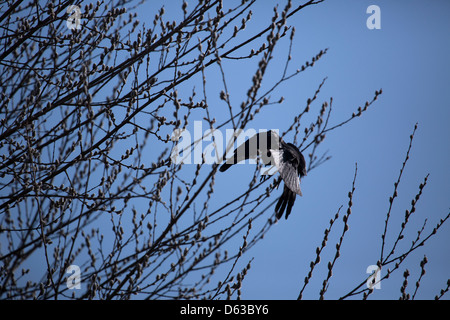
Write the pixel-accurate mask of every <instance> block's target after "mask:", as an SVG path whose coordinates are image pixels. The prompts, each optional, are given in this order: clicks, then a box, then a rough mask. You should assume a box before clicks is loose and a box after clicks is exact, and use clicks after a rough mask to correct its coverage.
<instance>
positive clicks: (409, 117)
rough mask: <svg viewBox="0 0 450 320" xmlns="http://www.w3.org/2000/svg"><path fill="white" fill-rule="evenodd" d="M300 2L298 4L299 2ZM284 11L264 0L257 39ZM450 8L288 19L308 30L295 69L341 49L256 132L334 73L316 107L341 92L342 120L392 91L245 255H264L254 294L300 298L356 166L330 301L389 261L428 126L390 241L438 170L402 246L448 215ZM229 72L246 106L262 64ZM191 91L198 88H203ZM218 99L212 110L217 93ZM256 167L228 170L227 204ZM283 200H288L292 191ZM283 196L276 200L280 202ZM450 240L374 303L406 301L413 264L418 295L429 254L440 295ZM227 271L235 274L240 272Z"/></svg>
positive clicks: (253, 279)
mask: <svg viewBox="0 0 450 320" xmlns="http://www.w3.org/2000/svg"><path fill="white" fill-rule="evenodd" d="M297 2H298V1H294V5H295V4H296V3H297ZM161 4H162V3H161V2H159V1H158V2H148V3H146V4H145V7H144V10H142V11H141V12H146V14H145V16H144V15H143V14H140V15H139V18H140V19H141V21H147V20H148V23H151V20H152V19H153V16H154V13H153V12H156V10H157V9H158V8H159V7H160V5H161ZM373 4H375V5H378V6H379V8H380V9H381V29H380V30H369V29H368V28H367V27H366V20H367V19H368V17H369V16H370V14H367V13H366V10H367V7H368V6H369V5H373ZM284 5H285V4H284V2H283V3H281V4H280V11H281V10H282V8H283V7H284ZM272 6H273V3H272V2H270V3H269V2H268V1H258V2H257V4H256V7H254V8H252V10H253V17H252V20H251V22H250V23H249V24H248V25H247V28H246V31H245V32H248V34H249V35H250V34H254V33H255V32H256V31H257V30H259V29H260V28H261V27H262V26H266V25H267V24H268V21H270V18H271V15H272ZM147 8H148V9H147ZM171 8H176V13H177V14H179V12H178V11H180V9H179V8H178V6H174V7H170V8H169V7H168V6H166V14H168V15H170V14H171V13H172V11H171V10H172V9H171ZM152 9H155V10H154V11H152ZM449 12H450V2H448V1H444V0H442V1H437V0H433V1H426V2H425V1H416V0H413V1H411V0H408V1H406V0H404V1H387V0H385V1H381V0H379V1H365V0H360V1H331V0H329V1H325V2H324V3H322V4H319V5H316V6H313V7H309V8H306V9H305V10H302V11H301V12H300V13H299V14H297V15H295V16H294V17H293V18H292V19H291V20H289V23H288V24H290V25H292V26H295V28H296V35H295V41H294V46H293V52H292V61H291V67H292V68H293V69H294V70H295V68H297V67H300V66H301V65H302V64H304V63H305V62H306V61H307V60H310V58H311V57H312V56H315V55H316V54H317V53H318V52H319V51H320V50H322V49H325V48H329V51H328V53H327V54H326V55H325V56H324V57H323V58H322V59H321V60H320V61H319V62H318V63H317V64H316V65H315V66H314V67H313V68H312V69H309V70H308V71H307V72H305V73H303V74H302V75H301V76H300V77H297V78H294V79H293V80H291V81H289V82H287V83H286V84H284V85H283V86H282V87H280V88H279V90H278V91H276V93H274V95H273V96H274V99H275V97H280V96H284V97H285V102H284V103H283V105H282V107H281V108H282V112H280V109H279V108H280V107H274V108H272V109H266V110H265V112H264V113H263V114H262V116H261V117H260V118H258V119H257V121H256V122H255V125H258V126H260V128H263V129H273V128H278V129H280V131H283V130H285V129H286V128H287V127H288V126H289V125H290V123H291V122H292V118H293V117H294V116H295V115H296V114H298V112H299V110H300V109H299V108H302V109H303V108H304V106H305V102H306V100H307V98H308V97H312V96H313V94H314V92H315V90H316V89H317V86H318V85H319V84H320V82H321V81H322V79H323V78H325V77H328V80H327V81H326V83H325V85H324V87H323V89H322V91H321V93H320V95H319V98H318V102H317V103H316V105H315V107H316V108H320V104H321V103H322V102H323V101H328V100H329V98H330V97H333V101H334V102H333V108H334V112H333V116H332V118H331V123H332V124H337V123H339V122H340V121H342V120H345V119H347V118H348V117H349V116H350V115H351V114H352V112H355V111H356V110H357V108H358V106H363V105H364V103H365V101H367V100H369V101H370V100H371V99H372V98H373V95H374V92H375V90H379V89H380V88H382V89H383V94H382V95H381V96H380V97H379V99H378V100H377V101H376V102H375V103H374V104H373V105H372V106H371V107H370V109H369V110H368V112H366V113H364V114H363V116H362V117H361V118H359V119H356V120H354V121H352V122H351V123H350V124H348V125H346V126H344V127H342V128H339V129H337V130H335V131H333V132H332V133H330V134H329V135H328V136H327V138H326V141H325V142H324V143H323V145H321V149H320V151H321V152H324V151H327V150H329V154H330V155H332V159H331V160H330V161H328V162H326V163H325V164H324V165H322V166H320V167H319V168H317V169H316V170H313V171H312V172H311V173H310V174H309V175H308V176H307V177H306V178H305V179H304V180H303V181H302V190H303V197H302V198H297V200H296V203H295V206H294V209H293V212H292V213H291V216H290V217H289V219H288V220H287V221H286V220H284V219H283V220H281V221H280V222H278V224H277V225H276V226H274V227H273V228H272V229H271V230H270V232H269V233H268V234H267V236H266V237H265V239H264V240H263V241H261V242H259V243H258V245H257V246H255V247H254V248H252V250H250V251H249V252H247V253H246V254H245V255H244V256H243V257H242V258H241V262H242V266H241V267H243V266H244V265H245V264H246V263H247V262H248V261H249V260H250V259H252V258H254V260H253V262H252V268H251V269H250V271H249V273H248V275H247V276H246V278H245V280H244V282H243V288H242V293H243V296H242V297H243V298H245V299H295V298H296V297H297V295H298V293H299V290H300V288H301V286H302V285H303V279H304V277H305V276H306V274H307V273H308V271H309V264H310V261H311V260H314V259H315V249H316V247H317V246H320V243H321V241H322V237H323V231H324V229H325V228H327V227H328V224H329V220H330V218H332V217H333V216H334V214H335V212H336V211H337V209H338V208H339V207H340V206H341V205H344V209H343V212H342V213H341V216H342V214H343V213H344V212H345V209H346V205H347V202H348V199H347V194H348V191H349V190H350V188H351V183H352V179H353V174H354V169H355V163H356V162H357V163H358V176H357V181H356V191H355V194H354V199H353V208H352V212H353V213H352V215H351V217H350V220H349V225H350V230H349V231H348V233H347V235H346V237H345V240H344V243H343V246H342V249H341V257H340V258H339V259H338V261H337V263H336V265H335V268H334V275H333V277H332V278H331V280H330V286H329V289H328V293H327V295H326V296H325V297H326V298H329V299H333V298H338V297H340V296H342V295H344V294H345V293H347V292H348V291H349V290H351V289H352V288H354V287H355V286H356V285H357V284H359V283H360V282H361V281H362V280H364V278H365V277H366V276H367V274H366V269H367V267H368V266H369V265H372V264H375V263H376V261H377V259H378V258H379V255H380V247H381V233H382V231H383V228H384V221H385V216H386V212H387V210H388V204H389V203H388V199H389V197H390V196H391V195H392V193H393V187H394V182H395V181H396V180H397V177H398V173H399V170H400V168H401V166H402V162H403V160H404V157H405V154H406V151H407V148H408V144H409V135H410V134H411V133H412V130H413V128H414V125H415V124H416V123H418V124H419V126H418V130H417V132H416V135H415V139H414V144H413V147H412V151H411V154H410V159H409V162H408V164H407V166H406V169H405V172H404V175H403V178H402V182H401V185H400V187H399V189H398V193H399V197H398V199H396V201H395V206H394V208H393V212H392V217H391V220H392V221H391V226H390V229H389V230H388V241H389V240H390V241H391V242H390V244H391V245H392V237H393V236H394V235H396V234H397V233H398V231H399V228H400V224H401V222H402V219H403V217H404V212H405V210H406V209H409V208H410V201H411V199H412V198H413V197H414V196H415V195H416V193H417V192H418V186H419V184H420V183H421V182H422V181H423V179H424V177H425V176H426V175H427V174H428V173H429V174H430V176H429V179H428V184H427V186H426V188H425V190H424V193H423V195H422V198H421V199H420V201H419V203H418V205H417V211H416V213H415V214H414V215H413V216H412V217H411V219H410V220H411V222H410V226H409V227H410V228H411V229H410V230H409V231H408V232H407V233H406V235H405V239H404V240H403V241H402V243H401V245H402V246H400V247H401V248H406V247H408V246H409V245H410V243H411V241H412V240H413V239H414V238H415V237H416V231H417V230H419V229H420V227H421V226H422V223H423V221H424V219H425V218H428V223H427V228H426V231H425V232H430V231H431V230H432V228H433V227H434V226H435V225H436V223H437V222H438V221H439V219H440V218H441V217H444V216H446V215H447V213H448V210H449V190H450V188H449V186H450V174H449V168H448V165H449V163H450V152H449V136H450V135H449V133H450V129H449V126H448V120H449V119H450V103H449V101H450V91H449V90H448V85H449V80H448V79H449V78H448V74H449V73H450V63H449V61H448V57H450V38H449V34H450V19H448V14H449ZM145 17H148V19H147V18H145ZM287 45H288V41H284V42H282V43H281V44H280V45H279V48H278V49H277V51H276V52H275V54H277V53H278V54H279V57H280V58H279V59H275V60H274V61H273V63H272V65H271V66H270V67H269V69H268V71H267V76H268V77H269V78H273V80H276V79H278V78H277V77H279V76H280V75H281V70H282V68H283V67H284V64H283V63H284V58H285V56H286V52H287ZM225 63H226V62H225ZM255 63H256V62H255ZM225 66H226V67H225V73H226V75H227V85H228V89H229V90H230V94H231V100H232V101H234V102H235V103H236V104H237V106H239V103H240V101H243V99H244V98H245V94H246V90H247V89H248V87H249V85H250V83H251V82H250V81H251V76H252V75H253V74H254V72H255V64H251V63H250V64H246V63H235V62H234V61H233V63H231V62H230V63H227V64H226V65H225ZM218 75H219V73H218V72H217V70H215V69H214V68H212V69H211V70H209V71H207V79H208V85H207V86H208V88H209V90H211V91H210V92H211V95H215V96H217V97H218V96H219V92H220V90H221V83H222V82H221V81H222V80H221V77H220V76H218ZM216 84H217V87H216ZM199 86H200V87H201V84H199ZM188 87H189V88H188V89H187V90H191V87H190V86H188ZM208 99H210V100H209V103H210V104H211V101H214V99H215V98H211V97H208ZM217 103H218V105H217V106H215V108H214V109H212V110H215V111H214V112H217V114H213V115H212V116H213V117H214V116H217V117H218V118H220V117H221V116H225V115H226V114H223V112H225V111H226V109H225V108H226V106H225V105H224V104H223V102H220V100H219V99H217ZM221 107H223V108H224V109H221ZM315 116H316V114H314V117H315ZM305 120H306V121H305V122H304V125H306V126H308V125H309V124H310V122H312V121H314V118H313V117H311V118H310V119H309V120H308V119H305ZM205 127H206V125H205ZM287 139H289V136H288V137H287ZM253 170H254V168H253V167H252V168H247V169H245V166H243V167H241V168H239V169H235V170H231V171H230V172H229V173H228V172H227V175H218V176H217V177H216V193H215V195H214V197H216V198H215V199H214V201H217V202H218V203H226V202H227V199H226V197H227V195H228V194H229V192H222V193H221V192H220V190H233V192H235V193H236V194H240V193H242V192H245V190H244V189H245V187H247V186H248V184H247V183H246V182H245V183H242V184H238V183H236V181H239V179H246V178H248V179H251V176H252V174H253ZM240 186H241V187H242V188H241V189H240ZM218 190H219V192H217V191H218ZM278 193H279V194H281V190H278ZM278 193H277V194H274V195H273V196H274V197H277V196H278V195H279V194H278ZM220 197H222V198H220ZM341 232H342V224H341V222H339V223H336V224H335V226H334V232H333V233H332V235H331V236H330V239H329V242H328V245H327V247H326V249H325V250H324V252H323V254H322V262H321V263H320V265H319V266H317V267H316V269H315V273H314V276H313V278H312V280H311V283H310V284H309V285H308V287H307V289H306V290H305V292H304V298H306V299H317V298H318V297H319V290H320V288H321V284H322V281H323V279H324V278H325V277H326V273H327V268H326V265H327V263H328V261H329V260H330V259H332V257H333V256H334V252H335V251H334V246H335V243H336V241H337V240H338V237H339V236H340V234H341ZM449 243H450V227H449V226H448V225H447V226H445V227H444V228H443V229H441V230H440V232H439V234H438V235H437V236H436V237H434V238H433V239H432V240H431V241H429V243H428V244H427V245H426V247H425V248H421V249H419V250H417V251H416V252H414V253H413V254H411V256H410V257H409V258H408V259H407V260H406V261H405V262H404V263H403V264H402V266H401V267H400V270H399V271H397V272H396V273H395V274H394V275H393V276H392V277H391V278H390V279H388V280H387V281H384V282H383V283H382V284H381V289H380V290H375V293H374V294H373V295H372V298H376V299H398V297H400V287H401V285H402V281H403V278H402V277H401V275H402V274H403V272H404V270H405V269H406V268H407V269H409V271H410V273H411V276H410V278H409V287H408V289H409V290H407V292H409V293H411V292H412V291H413V290H414V288H415V281H416V280H417V278H418V276H419V274H420V266H419V263H420V261H421V260H422V258H423V256H424V254H426V255H427V257H428V261H429V262H428V264H427V266H426V271H427V273H426V275H425V276H424V279H423V280H422V282H421V287H420V290H419V291H418V294H417V298H423V299H432V298H434V296H435V295H436V294H438V292H439V290H440V289H442V288H444V287H445V284H446V281H447V279H449V278H450V268H449V265H450V249H449V247H448V244H449ZM225 269H226V268H225ZM236 270H238V268H236ZM225 271H226V272H228V269H226V270H225ZM225 271H224V272H225ZM384 272H385V270H383V271H382V275H384V274H385V273H384ZM219 278H220V276H219ZM447 298H448V295H447Z"/></svg>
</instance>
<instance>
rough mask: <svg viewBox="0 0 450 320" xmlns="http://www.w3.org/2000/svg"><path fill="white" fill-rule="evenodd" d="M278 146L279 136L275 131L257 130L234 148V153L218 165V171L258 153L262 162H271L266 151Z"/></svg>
mask: <svg viewBox="0 0 450 320" xmlns="http://www.w3.org/2000/svg"><path fill="white" fill-rule="evenodd" d="M279 146H280V137H279V136H278V134H277V133H276V132H275V131H272V130H270V131H265V132H259V133H257V134H255V135H253V136H252V137H250V138H249V139H247V140H246V141H245V142H244V143H242V144H241V145H240V146H239V147H237V148H236V150H234V154H233V156H232V157H230V158H229V159H228V160H226V161H225V163H224V164H223V165H222V166H221V167H220V171H222V172H223V171H225V170H227V169H228V168H229V167H230V166H232V165H233V164H236V163H239V162H241V161H243V160H247V159H256V157H257V156H258V155H260V156H261V159H262V161H263V163H264V164H266V165H267V164H270V163H271V161H270V160H271V156H270V155H268V151H269V150H272V149H278V148H279Z"/></svg>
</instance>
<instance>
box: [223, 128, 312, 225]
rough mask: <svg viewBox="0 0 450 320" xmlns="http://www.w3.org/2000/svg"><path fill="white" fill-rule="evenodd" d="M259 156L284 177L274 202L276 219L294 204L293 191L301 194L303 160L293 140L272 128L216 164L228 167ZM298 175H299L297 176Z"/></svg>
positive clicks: (253, 137) (254, 137)
mask: <svg viewBox="0 0 450 320" xmlns="http://www.w3.org/2000/svg"><path fill="white" fill-rule="evenodd" d="M258 155H259V156H260V157H261V159H262V162H263V163H264V164H265V165H275V167H276V168H277V169H278V171H279V172H280V175H281V178H282V179H283V181H284V189H283V193H282V194H281V196H280V198H279V199H278V202H277V204H276V206H275V213H276V217H277V219H280V218H281V217H282V216H283V212H284V211H285V210H286V219H287V218H288V216H289V214H290V213H291V210H292V207H293V206H294V202H295V198H296V195H297V194H298V195H299V196H302V191H301V189H300V178H302V177H303V176H306V162H305V158H304V157H303V155H302V153H301V152H300V150H299V149H298V148H297V147H296V146H295V145H294V144H292V143H286V142H285V141H284V140H283V138H281V137H280V136H279V135H278V134H277V133H276V132H275V131H272V130H270V131H266V132H260V133H257V134H255V135H254V136H252V137H250V138H249V139H248V140H246V141H245V142H244V143H242V144H241V145H240V146H239V147H237V148H236V150H235V151H234V154H233V156H232V157H231V158H229V159H228V160H227V161H226V162H225V163H224V164H222V166H221V167H220V168H219V170H220V171H221V172H224V171H226V170H228V168H230V167H231V166H232V165H233V164H236V163H238V162H240V161H242V160H246V159H255V158H257V157H258ZM299 176H300V177H299Z"/></svg>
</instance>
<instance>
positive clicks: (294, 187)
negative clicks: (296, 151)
mask: <svg viewBox="0 0 450 320" xmlns="http://www.w3.org/2000/svg"><path fill="white" fill-rule="evenodd" d="M270 152H271V154H272V158H273V160H274V162H275V166H276V167H277V169H278V171H279V172H280V175H281V178H282V179H283V181H284V184H285V185H286V186H287V187H288V188H289V189H290V190H291V191H293V192H295V193H296V194H298V195H299V196H302V190H301V189H300V179H299V177H298V172H297V168H296V167H295V165H294V164H293V163H292V162H290V161H285V160H284V159H286V158H287V155H286V154H285V152H288V151H286V150H284V149H278V150H277V149H273V150H270Z"/></svg>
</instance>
